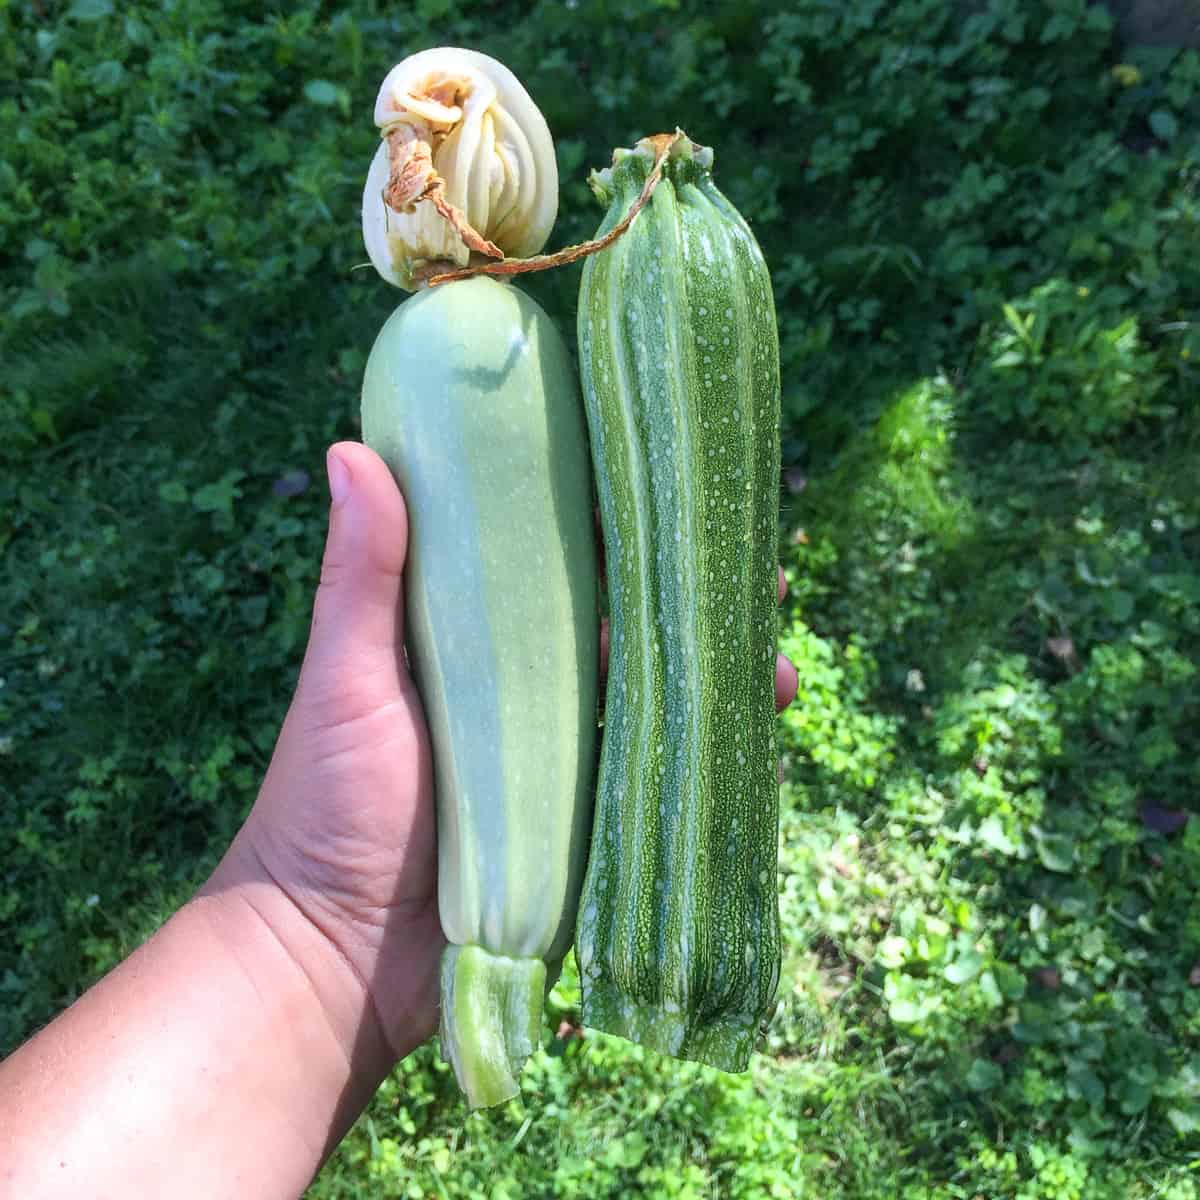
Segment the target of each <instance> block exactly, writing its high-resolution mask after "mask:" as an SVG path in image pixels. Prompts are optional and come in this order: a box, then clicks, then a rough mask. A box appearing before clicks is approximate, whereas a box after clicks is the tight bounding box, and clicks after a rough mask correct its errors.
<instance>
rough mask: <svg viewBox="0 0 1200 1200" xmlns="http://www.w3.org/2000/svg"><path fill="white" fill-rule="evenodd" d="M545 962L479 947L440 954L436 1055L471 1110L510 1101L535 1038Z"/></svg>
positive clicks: (452, 948) (451, 948) (538, 1030)
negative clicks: (439, 1050) (448, 1068)
mask: <svg viewBox="0 0 1200 1200" xmlns="http://www.w3.org/2000/svg"><path fill="white" fill-rule="evenodd" d="M545 987H546V964H545V963H544V962H542V961H541V959H538V958H507V957H505V956H504V955H502V954H492V953H490V952H489V951H487V950H484V949H483V947H482V946H448V947H447V948H446V950H445V952H444V953H443V955H442V1021H441V1029H440V1037H441V1043H442V1057H443V1058H444V1059H445V1060H446V1061H447V1062H448V1063H449V1064H450V1065H451V1066H452V1067H453V1068H454V1074H455V1076H456V1077H457V1078H458V1084H459V1087H461V1088H462V1090H463V1092H464V1093H465V1094H466V1097H467V1103H468V1104H469V1105H470V1106H471V1108H472V1109H475V1108H489V1107H491V1106H492V1105H495V1104H503V1103H504V1102H505V1101H506V1100H511V1099H512V1098H513V1097H514V1096H516V1095H517V1094H518V1092H519V1091H520V1087H519V1085H518V1083H517V1080H518V1078H519V1077H520V1074H521V1068H522V1067H523V1066H524V1065H525V1060H526V1059H527V1058H528V1057H529V1056H530V1055H531V1054H532V1053H533V1052H534V1051H535V1050H536V1049H537V1048H538V1044H539V1042H540V1040H541V1037H540V1035H541V1021H542V999H543V995H544V992H545Z"/></svg>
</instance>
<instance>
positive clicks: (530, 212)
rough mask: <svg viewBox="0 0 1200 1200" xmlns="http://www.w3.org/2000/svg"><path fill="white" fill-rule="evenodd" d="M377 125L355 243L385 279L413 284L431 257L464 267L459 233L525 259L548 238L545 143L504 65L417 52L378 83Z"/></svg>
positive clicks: (551, 190) (549, 173) (551, 197)
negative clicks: (376, 145) (360, 240)
mask: <svg viewBox="0 0 1200 1200" xmlns="http://www.w3.org/2000/svg"><path fill="white" fill-rule="evenodd" d="M375 123H376V124H377V125H378V126H379V129H380V132H381V134H382V135H383V137H384V142H383V144H382V145H381V146H380V148H379V150H378V151H377V152H376V155H375V158H374V159H373V161H372V163H371V167H370V170H369V172H368V174H367V181H366V186H365V187H364V189H363V209H362V220H363V241H364V242H365V244H366V247H367V253H368V254H369V255H370V258H371V262H372V263H373V264H374V266H375V268H376V270H378V271H379V273H380V274H381V275H382V276H383V277H384V278H385V279H386V280H387V281H388V282H389V283H393V284H395V285H396V286H398V287H404V288H409V289H411V288H413V287H415V286H417V284H416V280H415V279H414V272H415V271H417V270H418V269H419V268H421V267H423V266H424V265H426V264H428V263H431V262H446V263H451V264H456V265H459V266H462V265H465V264H466V263H467V261H468V260H469V258H470V251H469V249H468V245H467V241H464V237H465V238H467V240H469V241H470V243H471V245H472V246H473V247H475V248H476V249H477V250H479V251H480V253H481V255H494V254H497V253H501V254H503V255H504V256H506V257H513V256H520V257H525V256H528V255H531V254H536V253H537V252H538V251H539V250H541V249H542V247H543V246H544V245H545V244H546V239H547V238H548V237H549V236H550V230H551V227H552V226H553V224H554V218H555V216H556V215H557V211H558V168H557V165H556V163H555V158H554V145H553V142H552V141H551V138H550V131H549V129H548V128H547V126H546V122H545V119H544V118H543V117H542V114H541V113H540V112H539V111H538V108H537V106H536V105H535V104H534V103H533V101H532V100H531V99H530V98H529V95H528V93H527V92H526V91H525V89H524V88H523V87H522V86H521V83H520V81H519V80H518V79H517V78H516V76H515V75H513V73H512V72H511V71H509V70H508V68H507V67H505V66H503V65H502V64H501V63H498V62H497V61H496V60H495V59H493V58H489V57H488V56H487V55H486V54H480V53H479V52H478V51H474V50H463V49H457V48H453V47H440V48H438V49H435V50H425V51H422V52H421V53H419V54H414V55H412V56H411V57H410V58H406V59H405V60H404V61H403V62H401V63H399V64H397V65H396V66H395V67H393V68H392V69H391V71H389V72H388V75H387V77H386V78H385V79H384V81H383V85H382V87H381V88H380V90H379V95H378V97H377V99H376V102H375ZM389 145H390V147H391V148H390V149H389ZM385 195H386V196H387V197H388V198H389V199H390V200H391V201H392V203H391V204H389V203H388V201H387V200H385ZM452 222H453V224H452ZM455 225H457V228H455ZM476 235H477V236H476ZM489 243H492V245H489Z"/></svg>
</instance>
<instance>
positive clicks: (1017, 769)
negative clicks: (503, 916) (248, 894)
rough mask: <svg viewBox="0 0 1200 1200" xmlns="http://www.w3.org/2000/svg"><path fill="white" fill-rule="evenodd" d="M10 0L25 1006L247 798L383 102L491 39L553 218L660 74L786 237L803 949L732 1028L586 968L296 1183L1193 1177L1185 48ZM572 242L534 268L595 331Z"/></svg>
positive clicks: (352, 1193) (856, 16) (903, 1187)
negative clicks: (512, 1045)
mask: <svg viewBox="0 0 1200 1200" xmlns="http://www.w3.org/2000/svg"><path fill="white" fill-rule="evenodd" d="M518 18H520V19H518ZM0 29H2V30H3V36H2V37H0V141H2V142H3V144H4V153H3V154H0V177H3V178H4V179H5V180H6V183H7V185H11V186H6V188H4V189H0V249H2V250H3V253H4V258H5V261H6V265H5V266H4V268H2V269H0V288H2V289H3V300H4V305H5V311H6V312H7V313H8V319H7V321H6V322H5V325H4V327H3V330H2V331H0V355H2V357H3V361H4V364H5V371H4V380H3V385H2V386H3V389H4V397H3V403H2V404H0V463H2V464H3V470H2V471H0V513H2V514H3V516H2V517H0V552H2V553H3V555H4V565H5V570H4V572H3V575H2V576H0V679H2V681H3V682H2V685H0V818H2V820H3V823H4V827H5V828H6V829H7V830H10V831H11V836H10V840H9V841H8V842H7V843H6V849H5V854H4V858H3V870H2V871H0V925H2V926H3V928H4V929H5V931H6V934H7V936H6V937H5V939H4V940H3V943H2V945H0V997H2V1002H0V1049H6V1048H8V1047H11V1046H13V1045H15V1044H17V1043H18V1042H19V1041H20V1040H21V1039H22V1038H23V1037H25V1036H27V1035H28V1034H29V1033H30V1032H31V1031H32V1030H33V1029H35V1028H36V1027H37V1026H38V1025H39V1024H41V1023H42V1022H43V1021H45V1020H46V1019H48V1018H49V1017H50V1016H51V1015H52V1014H53V1013H54V1012H55V1011H56V1010H57V1009H58V1008H60V1007H61V1006H62V1005H64V1004H66V1003H67V1002H69V1001H70V999H71V998H72V997H73V996H75V995H77V994H78V993H79V991H80V990H82V989H83V988H84V987H86V986H87V985H88V983H89V982H91V981H92V980H93V979H95V978H96V977H97V976H98V975H99V974H100V973H102V972H103V971H104V970H106V969H107V968H108V967H110V966H111V965H112V964H113V963H114V962H115V961H117V959H118V958H119V957H120V956H121V955H123V954H124V953H126V952H127V951H128V950H129V949H130V948H132V946H134V945H135V944H136V943H137V942H138V941H139V940H141V939H142V938H143V937H145V936H146V935H147V934H148V933H149V932H150V931H151V930H152V929H153V928H154V927H155V926H156V924H157V923H158V922H159V921H161V920H162V919H163V917H164V916H165V915H166V914H167V913H169V912H170V911H171V910H172V908H173V907H174V906H175V905H177V904H178V903H180V902H181V901H182V900H183V899H184V898H186V896H187V895H189V894H190V891H191V890H192V889H193V888H194V887H195V885H196V883H197V882H198V881H199V880H200V879H201V878H203V876H204V873H205V872H206V871H207V870H208V869H209V867H210V866H211V865H212V863H213V861H214V860H215V857H216V856H217V855H218V854H219V852H220V850H221V849H222V847H223V846H224V845H225V844H226V842H227V841H228V839H229V837H230V836H231V834H232V832H233V830H234V829H236V828H237V825H238V822H239V821H240V819H241V816H242V814H243V813H244V812H245V810H246V808H247V807H248V805H249V803H250V801H251V800H252V798H253V795H254V792H255V789H256V788H257V786H258V782H259V780H260V779H261V776H262V772H263V770H264V768H265V765H266V762H267V760H268V758H269V755H270V752H271V748H272V745H273V741H274V737H275V734H276V732H277V729H278V725H279V721H280V719H281V717H282V713H283V709H284V707H285V705H286V703H287V699H288V697H289V695H290V690H291V687H292V685H293V683H294V679H295V674H296V671H297V669H298V665H299V658H300V654H301V651H302V648H303V643H304V638H305V636H306V633H307V623H308V615H309V604H310V602H311V596H312V591H313V588H314V586H315V581H316V572H317V563H318V556H319V552H320V546H321V542H322V537H323V531H324V530H323V522H324V508H325V501H324V491H323V484H322V482H321V461H322V455H323V451H324V448H325V446H326V445H327V444H328V443H329V442H330V441H332V440H334V439H335V438H339V437H354V436H356V434H357V425H356V412H357V388H358V382H359V379H360V377H361V370H362V366H363V363H364V361H365V355H366V352H367V350H368V349H369V346H370V341H371V338H372V337H373V336H374V333H375V331H377V330H378V328H379V327H380V325H381V324H382V323H383V320H384V318H385V316H386V314H387V312H388V311H389V310H390V307H391V305H392V304H393V303H394V302H395V297H394V296H391V295H388V294H387V293H386V289H383V288H382V286H381V285H378V284H377V282H376V281H375V280H374V279H373V277H371V276H370V275H369V273H367V272H364V271H361V270H357V269H356V267H357V266H358V265H359V264H360V263H361V261H362V259H363V257H364V256H363V254H362V251H361V248H360V247H359V245H358V231H357V216H356V212H357V210H356V206H357V202H358V195H357V189H358V187H359V186H360V183H359V180H360V176H361V171H362V170H363V169H365V164H366V162H367V157H368V155H369V152H370V150H371V146H372V138H373V133H372V130H371V129H370V128H369V122H367V121H364V120H363V119H362V117H361V114H362V113H364V112H367V111H369V104H370V101H371V99H372V97H373V93H374V88H375V87H376V85H377V83H378V81H379V79H381V78H382V75H383V73H384V72H385V71H386V69H387V67H388V66H390V65H391V62H392V61H393V60H394V59H396V58H398V57H400V56H401V55H402V54H403V53H404V52H406V51H407V50H408V49H416V48H420V47H422V46H426V45H432V44H437V43H446V44H465V45H473V46H478V47H480V48H483V49H486V50H488V51H489V52H491V53H494V54H496V55H497V56H498V57H500V58H501V59H502V60H504V61H505V62H506V63H508V64H509V65H510V66H512V67H513V68H514V69H515V70H516V71H517V73H518V74H519V75H520V76H521V77H522V78H523V79H525V80H526V82H527V83H528V84H529V86H530V88H531V90H532V91H533V93H534V95H535V96H536V97H537V98H538V99H539V101H543V103H544V107H545V110H546V114H547V117H548V119H549V121H550V124H551V127H552V129H553V130H554V132H555V135H556V140H557V143H558V150H559V156H560V171H561V176H562V179H563V203H562V213H561V216H560V222H559V225H558V227H557V229H556V233H555V239H554V242H555V244H566V243H568V242H571V241H576V240H580V239H581V238H582V237H584V236H586V235H588V234H590V233H591V232H592V230H593V228H594V225H595V223H596V222H597V221H598V219H599V214H598V212H597V211H596V210H595V209H594V207H593V204H592V202H591V199H590V197H589V196H588V193H587V189H586V187H585V185H584V183H583V177H584V175H585V173H586V168H587V167H588V166H589V165H591V164H596V163H600V162H603V161H604V160H605V158H606V157H607V155H608V152H609V150H610V149H611V147H612V146H613V145H616V144H628V143H629V142H630V141H631V139H633V138H634V137H636V136H638V135H640V134H642V133H645V132H647V131H649V130H650V129H651V128H657V127H662V128H670V127H673V126H674V125H675V124H677V123H678V124H682V125H684V127H685V128H687V129H688V131H689V132H690V133H692V134H693V135H694V136H696V137H698V138H700V139H701V140H702V141H710V142H712V143H713V144H714V145H715V147H716V152H717V172H718V179H719V182H720V183H721V185H722V187H724V188H725V189H726V191H727V192H728V193H729V194H730V195H731V196H732V197H733V199H734V200H735V202H736V203H737V204H738V205H739V206H740V207H741V208H742V209H743V211H745V212H746V214H747V215H748V216H749V217H750V219H751V220H752V221H753V223H754V226H755V229H756V231H757V232H758V234H759V237H760V240H761V241H762V243H763V246H764V249H765V251H766V253H767V257H768V260H769V261H770V263H771V266H772V273H773V278H774V282H775V287H776V293H777V298H778V304H779V314H780V328H781V337H782V348H783V355H784V363H785V395H784V399H785V409H786V416H785V428H784V437H785V488H784V492H783V520H782V523H781V531H780V532H781V546H782V558H783V562H784V565H785V569H786V570H787V573H788V577H789V580H790V584H791V589H790V595H789V599H788V601H787V604H786V606H785V609H784V612H783V619H782V640H783V645H784V647H785V649H786V650H787V651H788V652H789V654H790V655H791V656H792V657H793V659H794V660H795V661H796V663H797V665H798V667H799V669H800V677H801V695H800V700H799V701H798V703H797V704H796V705H795V706H794V707H793V708H792V709H791V710H790V711H789V712H788V713H787V714H786V715H785V716H784V717H783V718H781V721H780V726H779V739H780V748H781V751H782V754H783V760H784V767H785V776H786V778H785V783H784V786H783V789H782V837H781V843H780V899H781V909H782V913H783V917H784V928H785V933H786V939H785V944H786V950H785V966H784V973H783V978H782V981H781V987H780V1002H779V1008H778V1012H777V1014H776V1017H775V1020H774V1022H773V1024H772V1027H771V1030H770V1034H769V1037H768V1040H767V1043H766V1044H765V1046H764V1052H763V1054H761V1055H760V1056H757V1057H756V1060H755V1063H754V1066H753V1069H752V1070H751V1072H750V1073H748V1074H747V1075H746V1076H743V1077H731V1076H722V1075H720V1074H718V1073H715V1072H712V1071H707V1070H704V1069H701V1068H698V1067H695V1066H693V1065H687V1064H678V1063H673V1062H670V1061H668V1060H664V1059H660V1058H657V1057H655V1056H654V1055H652V1054H648V1053H645V1052H643V1051H641V1050H639V1049H637V1048H634V1047H630V1046H628V1045H626V1044H624V1043H621V1042H619V1041H616V1040H613V1039H609V1038H606V1037H603V1036H601V1035H594V1034H591V1033H586V1034H585V1035H584V1036H583V1037H578V1036H565V1034H566V1033H569V1032H571V1031H573V1030H575V1029H576V1028H577V1021H578V990H577V985H576V981H575V978H574V976H573V974H572V972H571V970H570V968H568V971H567V973H566V974H565V976H564V978H563V980H562V981H561V982H560V983H559V985H558V986H557V987H556V989H555V991H554V992H553V994H552V998H551V1004H550V1006H549V1012H548V1015H547V1025H546V1037H545V1041H546V1048H545V1050H544V1051H543V1052H542V1053H541V1054H539V1055H538V1056H537V1057H536V1059H535V1061H534V1062H533V1064H532V1065H531V1067H530V1068H529V1070H528V1072H527V1076H526V1080H525V1094H524V1096H523V1098H522V1100H521V1101H519V1102H514V1103H513V1104H512V1105H510V1106H508V1107H506V1108H504V1109H501V1110H498V1111H494V1112H489V1113H485V1114H477V1115H475V1116H471V1117H468V1116H467V1114H466V1110H465V1108H464V1107H463V1104H462V1102H461V1099H460V1098H459V1097H458V1096H457V1093H456V1089H455V1086H454V1084H453V1079H452V1076H451V1075H450V1074H449V1073H448V1070H447V1068H446V1067H445V1066H444V1064H442V1063H441V1062H440V1060H439V1059H438V1057H437V1054H436V1048H435V1047H427V1048H425V1049H423V1050H422V1051H420V1052H419V1053H418V1054H416V1055H414V1056H413V1057H412V1058H411V1059H410V1060H408V1061H407V1062H406V1063H404V1064H402V1066H401V1067H400V1068H398V1070H397V1071H396V1073H395V1074H394V1076H393V1077H392V1078H391V1079H390V1080H389V1081H388V1082H387V1084H386V1085H385V1086H384V1087H383V1088H382V1089H381V1091H380V1093H379V1094H378V1095H377V1096H376V1098H375V1100H374V1101H373V1103H372V1105H371V1107H370V1108H369V1110H368V1112H367V1113H366V1114H364V1116H363V1118H362V1120H361V1121H360V1122H359V1123H358V1125H357V1126H356V1127H355V1129H354V1131H353V1132H352V1133H351V1135H350V1136H349V1137H348V1138H347V1139H346V1141H345V1142H344V1143H343V1145H342V1147H341V1148H340V1149H339V1151H338V1152H337V1154H336V1155H335V1156H334V1157H333V1159H331V1161H330V1162H329V1164H328V1165H327V1167H326V1168H325V1170H324V1171H323V1172H322V1174H321V1176H320V1178H319V1179H318V1181H317V1182H316V1183H315V1184H314V1186H313V1188H312V1192H311V1194H312V1195H313V1196H314V1197H356V1196H366V1195H373V1196H374V1195H378V1196H397V1197H399V1196H412V1197H425V1196H464V1197H465V1196H488V1197H504V1196H514V1197H515V1196H522V1197H526V1196H556V1197H559V1196H572V1195H579V1196H587V1197H598V1196H606V1195H613V1196H617V1195H628V1194H641V1195H646V1196H654V1197H660V1196H661V1197H668V1196H681V1197H702V1196H703V1197H709V1196H722V1197H725V1196H728V1197H738V1196H746V1197H758V1196H785V1197H790V1196H806V1195H821V1196H830V1197H844V1198H846V1200H871V1198H874V1197H880V1198H883V1197H888V1198H889V1200H890V1198H892V1197H896V1196H902V1197H905V1198H906V1200H933V1198H937V1200H943V1198H946V1200H949V1198H959V1197H962V1198H973V1197H976V1196H987V1197H1014V1198H1020V1200H1041V1198H1046V1200H1049V1198H1051V1197H1054V1198H1056V1200H1057V1198H1059V1197H1066V1198H1068V1200H1069V1198H1070V1197H1080V1198H1081V1200H1082V1198H1084V1197H1086V1198H1088V1200H1093V1198H1096V1200H1108V1198H1109V1197H1111V1198H1113V1200H1116V1198H1118V1197H1120V1198H1122V1200H1124V1198H1125V1197H1134V1198H1143V1197H1144V1198H1146V1200H1149V1198H1150V1197H1155V1198H1166V1200H1193V1198H1194V1197H1195V1196H1196V1195H1197V1191H1198V1190H1200V1189H1198V1187H1197V1182H1196V1174H1195V1167H1196V1163H1197V1161H1200V1160H1198V1159H1197V1152H1198V1151H1200V1138H1198V1136H1197V1135H1198V1133H1200V988H1198V987H1197V986H1196V985H1195V983H1194V982H1193V981H1194V980H1195V979H1196V977H1197V963H1200V919H1198V918H1197V915H1196V913H1197V909H1196V906H1195V900H1194V893H1195V883H1194V881H1195V879H1196V877H1197V873H1198V871H1200V821H1197V820H1196V819H1195V817H1194V814H1195V813H1196V812H1197V805H1196V799H1195V797H1196V794H1197V788H1196V784H1197V774H1196V766H1195V763H1196V761H1197V750H1198V749H1200V747H1198V744H1197V737H1196V733H1195V730H1196V728H1197V716H1198V715H1200V713H1198V711H1197V710H1198V707H1200V684H1198V683H1197V677H1196V670H1195V664H1196V661H1197V658H1198V652H1200V570H1198V569H1197V566H1196V564H1197V562H1198V561H1200V532H1198V531H1200V502H1198V501H1197V499H1196V493H1195V486H1194V481H1195V479H1196V477H1197V463H1198V461H1200V416H1198V412H1197V405H1196V396H1197V394H1198V384H1200V375H1198V374H1197V367H1196V362H1197V359H1200V324H1198V321H1200V312H1198V309H1197V299H1196V298H1197V297H1198V296H1200V274H1198V267H1197V263H1198V262H1200V259H1198V258H1197V256H1196V254H1195V247H1196V245H1197V242H1198V238H1200V219H1198V210H1200V197H1198V192H1200V147H1198V145H1197V142H1196V140H1195V136H1194V132H1193V131H1194V130H1195V128H1197V124H1196V118H1197V117H1198V116H1200V100H1198V97H1200V56H1197V55H1196V54H1195V53H1194V52H1193V53H1188V54H1178V53H1173V52H1170V51H1151V50H1142V49H1136V48H1127V47H1122V46H1121V45H1120V44H1119V43H1118V42H1117V41H1116V40H1115V37H1114V33H1113V30H1112V28H1111V25H1110V24H1109V23H1108V21H1107V18H1106V17H1105V16H1104V14H1103V12H1102V10H1101V9H1100V8H1098V7H1094V6H1086V5H1084V4H1082V3H1079V4H1076V3H1073V2H1071V0H1045V2H1041V0H1037V2H1035V0H993V2H991V3H989V4H986V5H983V4H981V5H971V6H961V8H960V7H956V6H948V5H945V4H942V3H940V2H935V0H898V2H897V3H895V4H893V5H888V6H884V5H882V4H879V3H876V2H874V0H856V2H855V3H851V4H843V5H837V6H834V5H827V4H824V3H820V2H818V0H803V2H802V3H799V4H788V5H782V4H781V5H778V6H776V5H761V6H746V5H735V4H714V5H711V6H707V7H706V8H705V9H704V10H703V11H701V10H699V9H688V8H686V7H682V8H672V7H670V6H660V5H658V4H653V3H649V2H646V3H640V2H638V0H630V2H629V3H627V4H625V5H623V6H612V5H607V4H595V5H592V4H582V5H580V6H579V7H578V8H576V9H572V10H570V11H568V10H566V9H565V8H563V7H562V6H557V5H538V6H536V7H535V8H534V9H533V10H532V11H528V10H526V9H521V11H520V12H519V13H518V12H517V10H516V8H514V7H512V6H507V5H504V4H501V5H498V6H497V5H491V6H484V5H470V6H464V7H462V8H461V9H458V10H454V11H453V12H451V11H450V9H449V8H448V6H446V5H444V4H441V3H440V2H439V0H421V2H419V3H418V4H416V5H414V6H409V7H406V8H405V9H404V11H402V12H400V11H393V10H391V9H390V8H388V9H385V8H383V7H381V6H377V5H375V4H373V3H366V2H365V0H364V2H359V3H354V4H349V5H344V6H340V7H332V6H327V5H317V4H315V3H302V4H298V5H295V6H293V7H292V10H291V11H290V14H289V15H286V16H281V15H278V14H265V15H264V13H263V11H262V10H261V9H260V7H259V6H254V5H248V4H247V5H243V4H217V3H215V0H184V2H181V3H179V4H177V5H170V6H166V7H162V6H150V5H144V4H139V3H132V4H129V5H126V6H123V8H122V10H121V11H120V13H118V12H117V11H116V9H115V6H113V5H110V4H107V3H105V2H104V0H75V2H74V3H69V4H68V3H63V4H55V3H49V2H47V3H44V4H42V5H41V6H40V8H39V6H36V5H30V6H22V7H20V8H19V9H18V8H17V7H15V6H12V5H4V4H2V3H0ZM715 61H720V62H721V63H722V70H721V71H720V72H714V71H713V69H712V63H713V62H715ZM580 71H582V72H584V73H583V75H582V78H583V80H584V84H583V86H582V87H580V86H578V85H577V84H576V83H575V80H576V78H577V76H578V73H579V72H580ZM314 82H323V83H325V84H329V85H331V86H328V87H325V86H319V87H313V86H310V85H311V84H313V83H314ZM4 163H16V164H19V169H16V168H12V167H5V166H4V165H3V164H4ZM577 285H578V273H577V269H569V270H565V271H562V272H557V273H554V275H553V276H551V277H546V278H541V279H538V280H535V281H531V283H530V285H529V286H530V287H531V289H533V290H536V292H537V295H538V298H539V300H541V301H542V302H543V304H545V305H546V307H547V308H548V309H549V311H551V312H552V313H553V314H554V316H555V317H556V318H557V319H558V320H559V321H560V322H561V323H562V327H563V328H565V329H569V328H571V326H572V322H573V317H574V292H575V289H576V288H577ZM560 1029H563V1030H564V1036H559V1030H560Z"/></svg>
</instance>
